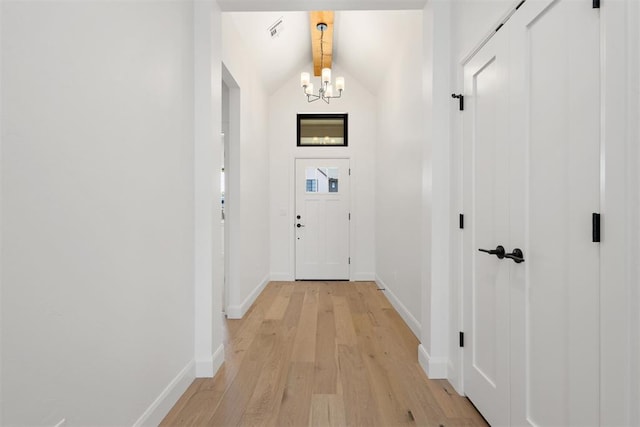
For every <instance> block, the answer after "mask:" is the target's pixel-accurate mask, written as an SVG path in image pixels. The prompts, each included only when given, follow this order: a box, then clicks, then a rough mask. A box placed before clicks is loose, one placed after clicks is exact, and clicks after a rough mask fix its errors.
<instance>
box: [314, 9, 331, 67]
mask: <svg viewBox="0 0 640 427" xmlns="http://www.w3.org/2000/svg"><path fill="white" fill-rule="evenodd" d="M309 17H310V26H311V51H312V52H313V74H314V75H315V76H316V77H318V76H320V75H321V74H322V68H331V61H332V59H333V11H330V10H319V11H313V12H310V13H309ZM320 23H325V24H327V29H326V30H325V31H324V37H323V46H322V51H323V52H324V55H322V63H321V59H320V57H321V49H320V37H321V36H322V32H321V31H320V30H318V28H317V27H318V24H320Z"/></svg>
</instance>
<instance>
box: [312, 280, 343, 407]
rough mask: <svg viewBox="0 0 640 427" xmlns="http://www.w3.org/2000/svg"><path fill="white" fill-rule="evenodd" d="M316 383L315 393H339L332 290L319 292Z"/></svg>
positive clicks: (326, 289)
mask: <svg viewBox="0 0 640 427" xmlns="http://www.w3.org/2000/svg"><path fill="white" fill-rule="evenodd" d="M316 331H317V333H316V355H315V365H314V366H315V375H314V378H315V382H314V387H313V392H314V393H318V394H336V393H337V392H338V388H337V386H338V383H337V379H338V364H337V361H336V323H335V317H334V312H333V300H332V299H331V290H330V288H328V287H327V288H321V290H320V291H319V292H318V323H317V328H316Z"/></svg>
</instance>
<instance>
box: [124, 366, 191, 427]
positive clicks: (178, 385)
mask: <svg viewBox="0 0 640 427" xmlns="http://www.w3.org/2000/svg"><path fill="white" fill-rule="evenodd" d="M194 367H195V363H194V361H193V360H192V361H191V362H189V363H188V364H187V366H185V367H184V368H183V369H182V370H181V371H180V372H179V373H178V375H176V376H175V378H174V379H173V380H171V382H170V383H169V384H168V385H167V387H165V389H164V390H162V393H160V395H159V396H158V397H157V398H156V400H154V401H153V403H152V404H151V405H150V406H149V407H148V408H147V410H146V411H144V412H143V413H142V415H141V416H140V418H138V420H137V421H136V422H135V423H134V424H133V426H134V427H142V426H157V425H158V424H160V422H161V421H162V419H163V418H164V417H165V416H166V415H167V414H168V413H169V411H170V410H171V408H173V405H175V404H176V402H177V401H178V399H180V396H182V395H183V394H184V392H185V391H186V390H187V388H188V387H189V386H190V385H191V383H192V382H193V380H194V379H195V372H194Z"/></svg>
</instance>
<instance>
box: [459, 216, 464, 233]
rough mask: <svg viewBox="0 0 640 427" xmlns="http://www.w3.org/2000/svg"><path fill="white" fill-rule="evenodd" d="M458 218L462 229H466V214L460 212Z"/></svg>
mask: <svg viewBox="0 0 640 427" xmlns="http://www.w3.org/2000/svg"><path fill="white" fill-rule="evenodd" d="M458 220H459V221H460V225H459V226H460V230H463V229H464V215H462V214H460V216H459V219H458Z"/></svg>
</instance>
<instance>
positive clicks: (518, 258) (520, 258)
mask: <svg viewBox="0 0 640 427" xmlns="http://www.w3.org/2000/svg"><path fill="white" fill-rule="evenodd" d="M504 257H505V258H509V259H512V260H513V262H515V263H516V264H520V263H521V262H524V254H523V253H522V250H520V249H519V248H515V249H514V250H513V252H511V253H510V254H505V256H504Z"/></svg>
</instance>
